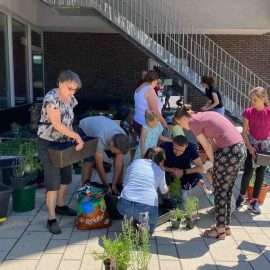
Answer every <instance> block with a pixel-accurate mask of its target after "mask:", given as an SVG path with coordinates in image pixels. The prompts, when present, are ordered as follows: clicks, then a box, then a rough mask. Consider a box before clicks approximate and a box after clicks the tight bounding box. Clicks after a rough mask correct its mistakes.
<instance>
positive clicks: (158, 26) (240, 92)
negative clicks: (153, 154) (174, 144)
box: [42, 0, 269, 118]
mask: <svg viewBox="0 0 270 270" xmlns="http://www.w3.org/2000/svg"><path fill="white" fill-rule="evenodd" d="M42 1H43V2H45V3H47V4H49V5H51V6H55V7H58V8H89V7H90V8H91V7H92V8H95V9H96V10H97V11H98V12H99V13H100V14H101V15H102V16H103V17H104V18H106V20H107V21H109V22H111V23H112V24H114V25H116V26H117V27H118V28H119V29H121V31H123V32H124V33H126V34H127V35H129V37H131V38H132V39H133V40H135V41H136V42H137V43H139V44H140V45H141V46H143V47H144V48H145V49H147V50H148V51H149V52H150V53H151V54H152V55H154V56H155V57H156V58H158V59H159V60H160V61H161V62H163V63H164V64H166V65H167V66H169V67H170V68H172V69H173V70H174V71H176V72H177V73H178V74H179V75H180V76H181V77H183V78H184V79H185V80H187V81H188V82H190V83H191V84H192V85H193V86H195V87H196V88H198V89H200V90H202V91H203V89H202V88H201V85H200V81H201V76H203V75H205V74H208V75H212V76H214V77H215V78H216V80H217V85H218V88H219V90H220V91H221V93H222V95H223V98H224V105H225V108H226V110H227V111H229V112H231V114H232V115H234V116H235V117H238V118H241V113H242V111H243V109H244V108H246V107H247V106H248V105H249V97H248V92H249V90H250V89H251V88H252V87H255V86H262V87H264V88H266V89H269V84H267V83H266V82H265V81H264V80H263V79H261V78H260V77H259V76H257V75H256V74H255V73H254V72H252V71H251V70H250V69H249V68H247V67H246V66H245V65H243V64H242V63H241V62H240V61H239V60H237V59H236V58H235V57H233V56H232V55H230V54H229V53H228V52H226V51H225V50H224V49H223V48H221V47H220V46H219V45H217V44H216V43H215V42H214V41H213V40H211V39H210V38H209V37H208V36H206V35H204V34H198V33H196V32H195V31H193V29H189V30H188V29H185V28H184V27H183V23H182V22H181V19H180V18H179V16H177V14H178V10H177V9H175V7H174V6H169V4H168V2H169V1H166V0H42Z"/></svg>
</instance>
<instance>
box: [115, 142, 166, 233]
mask: <svg viewBox="0 0 270 270" xmlns="http://www.w3.org/2000/svg"><path fill="white" fill-rule="evenodd" d="M164 160H165V153H164V151H163V150H162V149H161V148H159V147H155V148H149V149H148V150H147V151H146V153H145V155H144V158H143V159H136V160H134V161H133V162H132V163H131V164H130V166H129V167H128V169H127V173H126V176H125V179H124V188H123V190H122V192H121V195H120V200H119V202H118V205H117V208H118V211H119V212H120V214H121V215H123V216H126V217H127V218H133V219H134V220H135V221H137V222H138V221H139V220H140V216H141V215H142V214H143V213H145V212H147V213H148V217H149V221H148V225H149V229H150V233H153V231H154V229H155V227H156V223H157V219H158V193H157V189H159V190H160V192H161V193H163V194H164V193H167V192H168V186H167V184H166V180H165V172H164V171H163V170H162V169H161V166H162V165H163V163H164Z"/></svg>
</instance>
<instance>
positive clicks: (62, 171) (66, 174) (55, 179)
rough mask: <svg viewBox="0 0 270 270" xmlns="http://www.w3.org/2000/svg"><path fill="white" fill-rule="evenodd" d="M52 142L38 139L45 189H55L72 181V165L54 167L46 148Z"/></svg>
mask: <svg viewBox="0 0 270 270" xmlns="http://www.w3.org/2000/svg"><path fill="white" fill-rule="evenodd" d="M51 144H52V142H50V141H47V140H44V139H41V138H39V139H38V156H39V159H40V161H41V163H42V165H43V168H44V184H45V188H46V190H47V191H57V190H59V188H60V185H68V184H70V183H71V181H72V166H67V167H64V168H57V167H55V166H54V165H53V164H52V162H51V160H50V158H49V153H48V149H49V148H50V146H51Z"/></svg>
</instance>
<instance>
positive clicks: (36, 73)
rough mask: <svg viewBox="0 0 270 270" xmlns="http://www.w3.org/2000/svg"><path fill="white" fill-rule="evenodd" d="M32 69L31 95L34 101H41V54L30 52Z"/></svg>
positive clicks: (42, 87) (42, 84) (42, 83)
mask: <svg viewBox="0 0 270 270" xmlns="http://www.w3.org/2000/svg"><path fill="white" fill-rule="evenodd" d="M32 70H33V97H34V102H41V101H42V100H43V97H44V93H45V92H44V81H43V54H42V53H40V52H35V51H33V52H32Z"/></svg>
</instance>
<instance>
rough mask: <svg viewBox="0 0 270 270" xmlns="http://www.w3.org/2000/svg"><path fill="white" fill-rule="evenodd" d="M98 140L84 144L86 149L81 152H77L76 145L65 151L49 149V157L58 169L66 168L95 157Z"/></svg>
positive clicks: (94, 139) (91, 140)
mask: <svg viewBox="0 0 270 270" xmlns="http://www.w3.org/2000/svg"><path fill="white" fill-rule="evenodd" d="M97 143H98V139H96V138H92V139H90V140H87V141H85V142H84V147H83V149H82V150H80V151H76V150H75V147H76V145H72V146H69V147H67V148H64V149H56V148H51V149H49V157H50V159H51V161H52V163H53V164H54V166H56V167H57V168H64V167H66V166H69V165H71V164H73V163H76V162H78V161H80V160H83V159H85V158H88V157H90V156H93V155H95V153H96V149H97Z"/></svg>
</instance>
